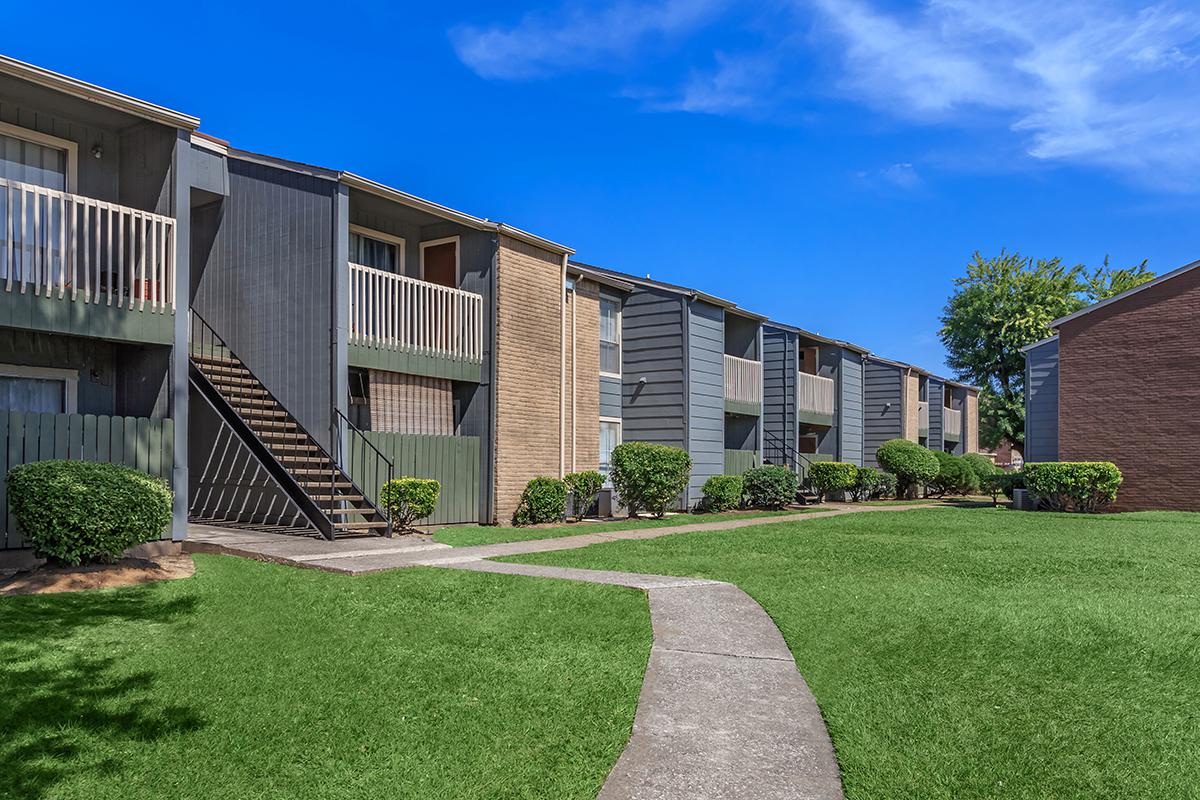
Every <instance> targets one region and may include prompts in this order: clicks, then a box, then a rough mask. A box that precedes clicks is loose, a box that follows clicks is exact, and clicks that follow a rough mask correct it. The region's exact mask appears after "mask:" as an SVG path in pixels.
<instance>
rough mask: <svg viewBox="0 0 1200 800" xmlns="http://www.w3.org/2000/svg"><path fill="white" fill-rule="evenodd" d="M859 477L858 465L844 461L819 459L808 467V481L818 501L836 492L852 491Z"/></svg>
mask: <svg viewBox="0 0 1200 800" xmlns="http://www.w3.org/2000/svg"><path fill="white" fill-rule="evenodd" d="M857 478H858V467H856V466H855V465H854V464H847V463H846V462H844V461H818V462H816V463H815V464H813V465H812V466H810V467H809V468H808V483H809V485H810V486H812V488H813V489H815V490H816V492H817V501H818V502H820V501H821V500H823V499H824V498H825V497H826V496H827V495H830V494H833V493H835V492H849V491H851V490H852V489H854V482H855V480H856V479H857Z"/></svg>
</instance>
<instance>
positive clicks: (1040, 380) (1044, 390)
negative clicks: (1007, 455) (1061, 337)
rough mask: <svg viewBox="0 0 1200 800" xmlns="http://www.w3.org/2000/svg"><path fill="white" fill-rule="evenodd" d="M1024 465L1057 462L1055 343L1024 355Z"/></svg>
mask: <svg viewBox="0 0 1200 800" xmlns="http://www.w3.org/2000/svg"><path fill="white" fill-rule="evenodd" d="M1023 455H1024V456H1025V460H1026V461H1057V460H1058V339H1051V340H1050V341H1049V342H1047V343H1046V344H1044V345H1042V346H1040V347H1035V348H1033V349H1032V350H1029V351H1028V352H1026V353H1025V452H1024V453H1023Z"/></svg>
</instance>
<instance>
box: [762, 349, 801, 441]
mask: <svg viewBox="0 0 1200 800" xmlns="http://www.w3.org/2000/svg"><path fill="white" fill-rule="evenodd" d="M796 346H797V338H796V334H794V333H792V332H791V331H785V330H783V329H781V328H772V327H770V326H765V327H764V328H763V418H762V421H763V430H764V431H765V432H766V433H767V434H770V435H772V436H775V437H777V438H779V439H781V440H782V441H784V442H786V443H787V444H789V445H791V446H792V447H795V446H796ZM764 447H766V448H767V449H768V450H769V449H770V447H769V446H768V445H766V443H764Z"/></svg>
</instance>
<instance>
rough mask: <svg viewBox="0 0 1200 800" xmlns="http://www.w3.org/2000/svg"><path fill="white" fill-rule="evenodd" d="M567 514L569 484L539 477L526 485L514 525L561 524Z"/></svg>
mask: <svg viewBox="0 0 1200 800" xmlns="http://www.w3.org/2000/svg"><path fill="white" fill-rule="evenodd" d="M566 513H567V484H566V483H565V482H564V481H560V480H559V479H558V478H547V477H537V478H534V479H533V480H531V481H530V482H529V483H527V484H525V491H523V492H521V502H520V503H518V504H517V510H516V511H515V512H514V513H513V519H512V521H513V525H539V524H541V523H543V522H560V521H562V518H563V517H564V516H566Z"/></svg>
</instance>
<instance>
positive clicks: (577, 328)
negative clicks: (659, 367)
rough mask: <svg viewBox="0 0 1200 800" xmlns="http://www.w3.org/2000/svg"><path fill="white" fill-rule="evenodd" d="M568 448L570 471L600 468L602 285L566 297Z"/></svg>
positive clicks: (580, 286) (584, 286) (583, 284)
mask: <svg viewBox="0 0 1200 800" xmlns="http://www.w3.org/2000/svg"><path fill="white" fill-rule="evenodd" d="M576 362H578V363H576ZM566 446H567V470H568V471H572V472H578V471H582V470H588V469H597V468H599V466H600V286H599V285H598V284H596V283H594V282H592V281H585V280H580V281H577V282H576V284H575V291H574V292H573V293H572V294H571V295H569V296H568V298H567V442H566Z"/></svg>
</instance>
